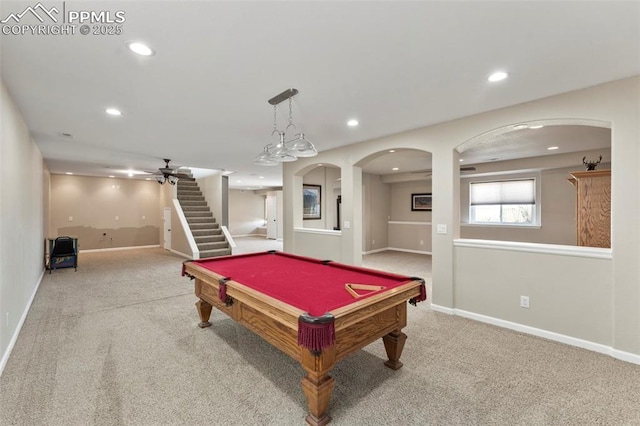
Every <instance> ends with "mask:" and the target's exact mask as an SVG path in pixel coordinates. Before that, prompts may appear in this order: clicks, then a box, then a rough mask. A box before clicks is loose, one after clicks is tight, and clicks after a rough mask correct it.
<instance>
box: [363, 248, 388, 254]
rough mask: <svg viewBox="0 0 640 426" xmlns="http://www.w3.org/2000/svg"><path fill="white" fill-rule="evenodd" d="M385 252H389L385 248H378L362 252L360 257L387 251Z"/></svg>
mask: <svg viewBox="0 0 640 426" xmlns="http://www.w3.org/2000/svg"><path fill="white" fill-rule="evenodd" d="M387 250H389V248H387V247H385V248H379V249H375V250H369V251H363V252H362V255H363V256H364V255H366V254H374V253H382V252H383V251H387Z"/></svg>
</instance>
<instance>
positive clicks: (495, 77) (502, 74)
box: [488, 71, 509, 82]
mask: <svg viewBox="0 0 640 426" xmlns="http://www.w3.org/2000/svg"><path fill="white" fill-rule="evenodd" d="M508 76H509V74H507V73H506V72H504V71H497V72H494V73H493V74H491V75H490V76H489V78H488V80H489V81H491V82H496V81H501V80H504V79H505V78H507V77H508Z"/></svg>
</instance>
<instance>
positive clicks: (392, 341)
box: [382, 329, 407, 370]
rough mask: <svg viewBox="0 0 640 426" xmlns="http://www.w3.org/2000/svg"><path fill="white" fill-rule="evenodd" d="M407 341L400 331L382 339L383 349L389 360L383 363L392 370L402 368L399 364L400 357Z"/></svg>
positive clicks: (400, 363) (395, 331)
mask: <svg viewBox="0 0 640 426" xmlns="http://www.w3.org/2000/svg"><path fill="white" fill-rule="evenodd" d="M406 340H407V335H406V334H404V333H403V332H402V330H400V329H398V330H394V331H392V332H391V333H389V334H387V335H386V336H384V337H383V338H382V341H383V342H384V349H385V350H386V351H387V357H389V360H388V361H386V362H385V363H384V365H386V366H387V367H389V368H390V369H392V370H399V369H400V368H402V362H400V355H402V350H403V349H404V342H406Z"/></svg>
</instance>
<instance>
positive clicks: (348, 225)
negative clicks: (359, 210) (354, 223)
mask: <svg viewBox="0 0 640 426" xmlns="http://www.w3.org/2000/svg"><path fill="white" fill-rule="evenodd" d="M343 228H344V229H349V228H351V222H349V221H348V220H345V221H344V226H343Z"/></svg>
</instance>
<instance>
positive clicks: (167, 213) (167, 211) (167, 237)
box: [162, 207, 171, 250]
mask: <svg viewBox="0 0 640 426" xmlns="http://www.w3.org/2000/svg"><path fill="white" fill-rule="evenodd" d="M162 222H163V224H164V245H163V247H164V248H165V249H166V250H170V249H171V207H165V208H164V214H163V216H162Z"/></svg>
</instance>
